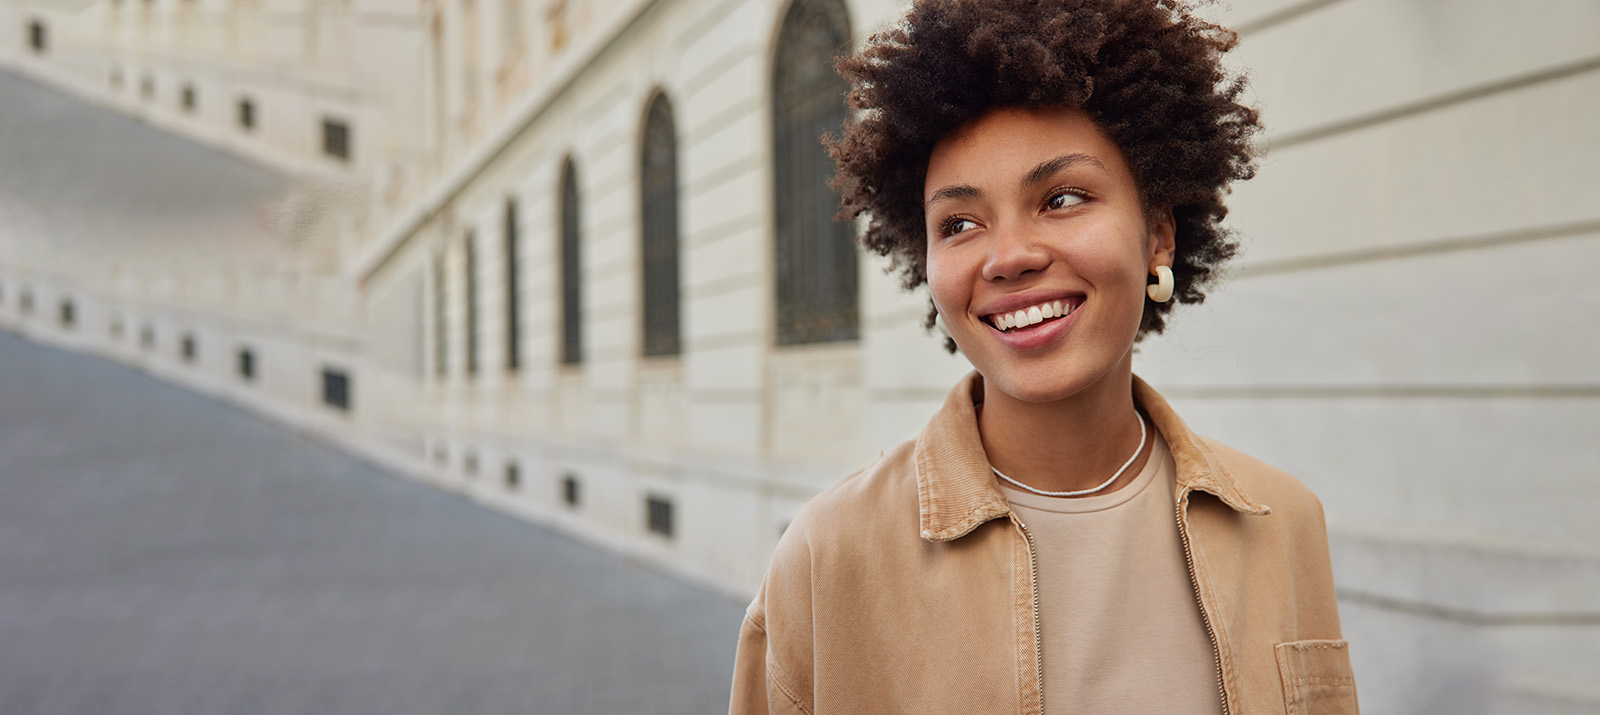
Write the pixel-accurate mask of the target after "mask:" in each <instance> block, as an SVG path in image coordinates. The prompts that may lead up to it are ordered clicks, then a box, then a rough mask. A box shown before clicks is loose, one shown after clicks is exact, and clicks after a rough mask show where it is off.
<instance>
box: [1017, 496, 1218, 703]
mask: <svg viewBox="0 0 1600 715" xmlns="http://www.w3.org/2000/svg"><path fill="white" fill-rule="evenodd" d="M1011 521H1012V523H1015V524H1016V525H1017V528H1019V529H1021V530H1022V536H1023V538H1025V539H1027V541H1028V568H1029V569H1030V570H1031V571H1032V579H1033V662H1034V664H1035V667H1036V672H1035V673H1034V677H1036V678H1038V683H1039V715H1044V626H1043V619H1042V617H1041V616H1040V614H1039V553H1038V551H1037V550H1036V549H1035V548H1034V545H1033V532H1031V531H1028V525H1027V524H1024V523H1022V520H1021V519H1018V518H1017V516H1016V514H1012V515H1011ZM1190 573H1191V574H1192V573H1193V571H1192V570H1191V571H1190ZM1202 612H1204V611H1203V609H1202ZM1207 628H1208V629H1209V628H1210V627H1209V626H1207ZM1212 642H1213V643H1215V642H1216V641H1215V639H1213V640H1212ZM1219 666H1220V661H1219ZM1219 678H1220V676H1219ZM1219 682H1220V680H1219ZM1224 715H1226V713H1224Z"/></svg>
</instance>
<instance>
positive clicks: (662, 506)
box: [644, 494, 673, 536]
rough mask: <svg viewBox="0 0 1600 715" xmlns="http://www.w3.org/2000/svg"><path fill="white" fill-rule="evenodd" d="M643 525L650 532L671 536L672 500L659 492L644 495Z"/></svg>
mask: <svg viewBox="0 0 1600 715" xmlns="http://www.w3.org/2000/svg"><path fill="white" fill-rule="evenodd" d="M644 502H645V526H646V528H648V529H649V530H650V531H651V532H654V533H657V534H660V535H662V536H672V529H673V523H672V500H671V499H668V498H667V497H664V496H661V495H659V494H651V495H649V496H646V497H645V500H644Z"/></svg>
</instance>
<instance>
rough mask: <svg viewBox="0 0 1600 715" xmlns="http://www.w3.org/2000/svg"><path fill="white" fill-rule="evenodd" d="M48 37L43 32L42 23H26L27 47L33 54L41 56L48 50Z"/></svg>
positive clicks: (36, 21)
mask: <svg viewBox="0 0 1600 715" xmlns="http://www.w3.org/2000/svg"><path fill="white" fill-rule="evenodd" d="M49 44H50V41H49V35H48V34H47V33H46V32H45V29H44V21H42V20H34V21H32V22H30V23H28V46H29V47H31V48H33V52H34V54H39V55H42V54H44V51H45V50H46V49H48V48H49Z"/></svg>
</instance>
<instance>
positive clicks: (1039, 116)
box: [923, 107, 1128, 199]
mask: <svg viewBox="0 0 1600 715" xmlns="http://www.w3.org/2000/svg"><path fill="white" fill-rule="evenodd" d="M1067 154H1085V155H1088V156H1091V157H1094V158H1095V159H1097V160H1099V163H1100V164H1101V165H1102V166H1103V167H1105V169H1106V171H1108V172H1109V173H1111V174H1113V175H1116V176H1118V177H1119V178H1121V177H1126V176H1127V175H1128V170H1127V164H1126V162H1125V161H1124V160H1123V158H1122V152H1120V151H1118V150H1117V147H1116V145H1115V144H1113V143H1112V142H1111V140H1110V138H1108V137H1107V136H1106V135H1105V132H1103V131H1101V129H1100V126H1099V125H1098V124H1096V123H1095V121H1094V120H1093V119H1090V118H1089V115H1087V114H1085V113H1083V111H1081V110H1078V109H1072V108H1066V107H1062V108H1048V109H1020V108H1006V109H994V110H990V111H989V112H988V113H986V114H984V115H982V116H980V117H978V118H977V119H974V120H972V121H970V122H967V123H966V124H964V125H962V126H961V127H959V128H957V129H956V130H955V131H952V132H950V133H949V134H947V135H945V137H944V138H943V139H940V140H939V142H938V143H936V144H934V146H933V151H932V152H931V153H930V154H929V156H928V173H927V179H926V181H925V182H924V186H923V198H924V199H926V198H927V197H928V196H929V195H931V194H932V193H933V192H934V191H936V190H938V189H939V188H940V187H942V186H946V185H949V184H971V185H974V186H978V185H982V184H986V183H991V182H1005V183H1008V184H1009V183H1014V181H1015V179H1016V178H1017V177H1020V176H1024V175H1026V174H1027V173H1028V172H1029V171H1032V170H1033V168H1034V167H1036V166H1038V165H1039V163H1040V162H1042V161H1048V160H1050V159H1053V158H1055V157H1058V156H1063V155H1067Z"/></svg>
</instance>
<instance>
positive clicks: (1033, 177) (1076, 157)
mask: <svg viewBox="0 0 1600 715" xmlns="http://www.w3.org/2000/svg"><path fill="white" fill-rule="evenodd" d="M1079 164H1089V165H1091V166H1094V167H1096V168H1098V169H1100V170H1101V171H1105V170H1106V165H1105V164H1102V163H1100V160H1099V159H1096V158H1094V157H1092V156H1089V155H1088V154H1062V155H1061V156H1058V157H1056V158H1054V159H1050V160H1047V161H1041V162H1039V165H1038V166H1035V167H1033V171H1030V172H1028V175H1027V176H1026V177H1024V178H1023V179H1022V185H1023V186H1026V187H1033V186H1038V185H1039V184H1042V183H1044V182H1046V181H1048V180H1049V179H1050V177H1052V176H1055V175H1056V173H1057V172H1060V171H1062V170H1064V169H1067V168H1069V167H1073V166H1077V165H1079Z"/></svg>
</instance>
